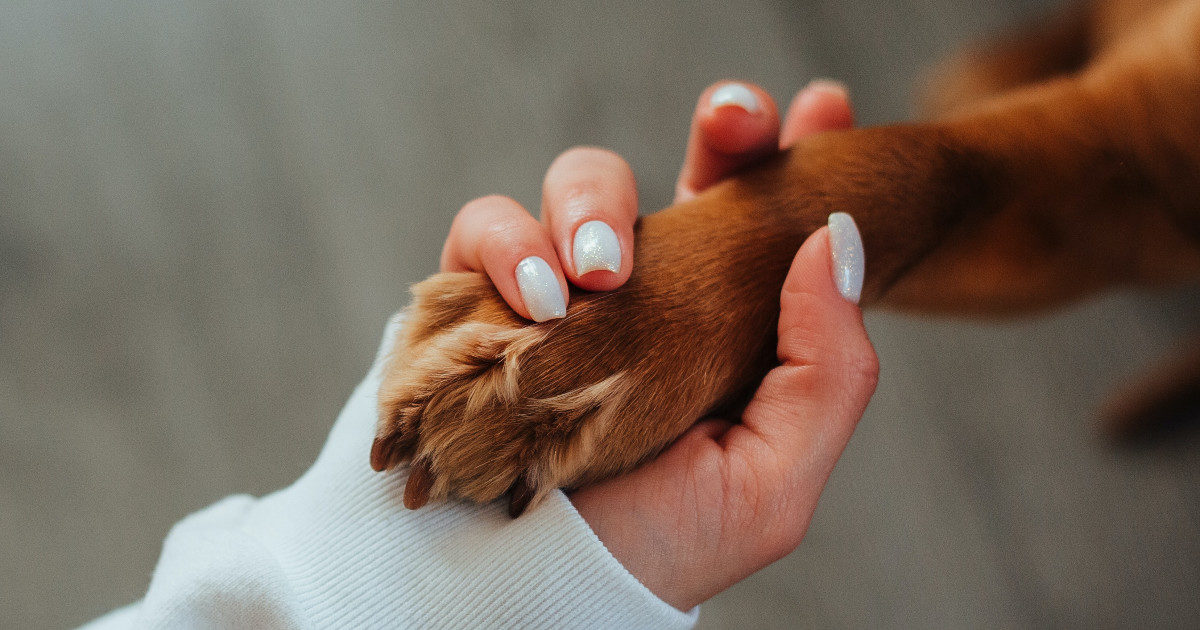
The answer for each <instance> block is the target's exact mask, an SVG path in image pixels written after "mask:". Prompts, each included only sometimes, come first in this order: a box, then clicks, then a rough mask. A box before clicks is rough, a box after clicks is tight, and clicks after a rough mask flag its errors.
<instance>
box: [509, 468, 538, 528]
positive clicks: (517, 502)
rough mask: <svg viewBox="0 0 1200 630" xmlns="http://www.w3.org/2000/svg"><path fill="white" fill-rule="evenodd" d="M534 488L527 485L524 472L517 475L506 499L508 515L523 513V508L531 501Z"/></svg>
mask: <svg viewBox="0 0 1200 630" xmlns="http://www.w3.org/2000/svg"><path fill="white" fill-rule="evenodd" d="M534 494H535V493H534V489H533V487H531V486H530V485H529V480H528V479H527V478H526V477H525V475H524V473H522V474H521V476H520V477H517V481H516V483H514V484H513V487H512V490H511V491H510V494H509V499H508V515H509V516H510V517H512V518H517V517H518V516H520V515H522V514H524V513H525V509H526V508H528V507H529V502H530V501H533V496H534Z"/></svg>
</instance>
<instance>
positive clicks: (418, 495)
mask: <svg viewBox="0 0 1200 630" xmlns="http://www.w3.org/2000/svg"><path fill="white" fill-rule="evenodd" d="M432 488H433V473H432V472H430V471H429V462H427V461H420V462H415V463H413V465H412V468H410V469H409V471H408V485H406V486H404V507H406V508H408V509H410V510H416V509H420V508H421V506H423V505H425V504H426V503H429V491H430V490H431V489H432Z"/></svg>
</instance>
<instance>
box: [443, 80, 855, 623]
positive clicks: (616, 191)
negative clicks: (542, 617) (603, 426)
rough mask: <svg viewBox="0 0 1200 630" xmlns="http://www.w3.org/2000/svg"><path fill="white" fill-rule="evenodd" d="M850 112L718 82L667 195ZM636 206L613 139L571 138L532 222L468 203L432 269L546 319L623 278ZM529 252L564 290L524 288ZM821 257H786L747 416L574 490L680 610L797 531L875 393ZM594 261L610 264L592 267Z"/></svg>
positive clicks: (806, 93) (838, 101)
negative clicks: (599, 143)
mask: <svg viewBox="0 0 1200 630" xmlns="http://www.w3.org/2000/svg"><path fill="white" fill-rule="evenodd" d="M852 120H853V118H852V113H851V110H850V106H849V102H848V100H847V97H846V93H845V91H844V89H842V88H840V86H838V85H836V84H832V83H826V82H818V83H814V84H812V85H810V86H809V87H808V88H805V89H804V90H802V91H801V92H800V93H799V94H798V95H797V96H796V98H795V99H794V100H793V102H792V105H791V107H790V108H789V112H788V115H787V117H786V119H785V120H784V121H783V123H782V124H781V123H780V120H779V116H778V113H777V109H776V107H775V104H774V102H773V101H772V100H771V99H770V97H769V96H767V95H766V94H765V93H764V92H763V91H762V90H761V89H758V88H757V87H754V86H744V85H741V84H730V83H719V84H717V85H714V86H712V87H710V88H709V89H708V90H706V91H705V92H704V93H703V94H702V96H701V98H700V100H699V103H698V105H697V107H696V111H695V114H694V116H693V120H692V127H691V135H690V139H689V142H688V149H687V154H686V157H685V161H684V166H683V169H682V172H681V173H680V176H679V180H678V183H677V186H676V200H677V201H682V200H686V199H689V198H691V197H692V196H694V195H696V194H697V193H698V192H700V191H702V190H704V189H705V188H707V187H708V186H711V185H712V184H714V183H716V182H718V181H719V180H721V179H722V178H723V177H725V176H727V175H728V174H730V173H731V172H733V171H735V170H737V169H738V168H741V167H742V166H745V165H746V164H748V163H750V162H752V161H754V160H757V159H759V158H761V157H764V156H765V155H768V154H770V153H772V152H774V151H776V150H777V149H778V148H781V147H786V146H788V145H790V144H791V143H793V142H795V141H796V140H798V139H800V138H802V137H804V136H806V135H809V134H812V133H817V132H821V131H827V130H836V129H844V128H848V127H850V126H851V125H852ZM636 216H637V191H636V184H635V182H634V179H633V175H632V172H631V170H630V169H629V167H628V165H627V164H626V163H625V162H624V161H623V160H622V159H621V158H620V157H619V156H617V155H615V154H613V153H611V152H609V151H604V150H601V149H594V148H576V149H572V150H570V151H567V152H566V153H564V154H563V155H561V156H560V157H559V158H558V159H557V160H555V162H554V163H553V164H552V165H551V167H550V169H549V171H548V172H547V174H546V179H545V183H544V185H543V201H542V214H541V222H540V223H539V222H537V221H535V220H534V219H533V218H532V217H531V216H530V215H529V214H528V212H526V211H525V210H524V209H523V208H521V207H520V206H519V205H518V204H516V202H514V201H512V200H511V199H507V198H504V197H485V198H482V199H478V200H475V201H473V202H471V203H469V204H467V205H466V206H464V208H463V210H462V211H461V212H460V213H459V215H458V217H457V218H456V219H455V222H454V227H453V228H452V229H451V234H450V237H449V238H448V240H447V242H446V246H445V249H444V250H443V256H442V269H443V270H445V271H465V270H471V271H483V272H485V273H487V274H488V275H489V277H491V279H492V281H493V283H495V284H496V286H497V288H498V290H499V291H500V293H501V294H502V295H503V296H504V299H505V301H506V302H507V303H508V304H509V305H510V306H512V308H513V309H514V310H515V311H516V312H518V313H520V314H521V315H523V316H525V317H528V318H531V319H537V320H539V321H541V320H544V319H549V318H552V317H553V316H555V314H556V313H561V310H557V309H565V304H566V299H565V296H566V295H567V293H566V280H567V279H569V280H570V282H572V283H573V284H575V285H576V286H579V287H581V288H584V289H590V290H608V289H613V288H616V287H618V286H620V285H621V284H622V283H623V282H624V281H625V280H626V279H628V277H629V273H630V270H631V269H632V253H633V252H632V241H633V239H632V228H633V222H634V220H635V219H636ZM590 221H602V222H604V223H605V225H607V226H608V227H609V228H610V229H611V230H612V234H611V235H610V236H607V242H603V241H601V240H598V239H597V238H596V237H595V233H596V232H595V231H593V232H592V237H591V239H590V241H589V239H588V238H587V237H586V235H585V238H583V239H582V240H581V237H580V236H579V235H578V232H577V230H578V229H579V227H580V226H582V225H584V224H587V223H588V222H590ZM599 229H603V228H594V227H593V228H589V230H599ZM589 242H590V243H591V245H592V247H591V248H590V249H591V250H594V251H593V252H592V255H591V256H590V259H591V261H592V263H593V264H592V266H591V267H588V266H585V265H584V264H581V261H583V260H586V259H589V256H588V255H587V252H581V251H580V250H581V245H582V246H584V247H587V244H588V243H589ZM596 245H604V246H601V247H596ZM596 251H599V252H600V253H601V254H607V255H608V258H604V256H603V255H601V256H597V255H595V253H596ZM581 254H583V255H581ZM530 256H537V257H539V258H541V259H542V260H543V261H545V263H546V264H545V266H544V267H542V268H543V269H546V268H548V269H549V273H552V274H553V282H552V283H547V284H551V285H552V286H557V288H558V291H559V296H557V297H559V298H560V299H561V301H555V300H554V299H551V300H549V301H547V300H546V299H545V292H544V291H543V292H538V291H525V290H524V286H523V285H522V281H521V276H522V274H521V272H520V271H514V270H517V269H518V268H519V265H520V261H524V260H526V259H527V258H528V257H530ZM829 260H830V245H829V241H828V237H827V232H826V230H820V231H818V232H817V233H815V234H814V235H813V236H812V237H810V239H809V240H808V241H807V242H806V243H805V245H804V247H803V248H802V249H801V251H800V253H799V254H798V255H797V257H796V259H795V262H794V264H793V267H792V270H791V273H790V274H789V276H788V280H787V283H786V285H785V288H784V291H783V296H782V301H781V308H782V312H781V317H780V330H779V332H780V334H779V338H780V342H779V357H780V360H781V362H782V363H783V365H782V366H781V367H780V368H777V369H776V370H774V371H772V372H771V373H770V374H769V375H768V376H767V378H766V379H764V381H763V384H762V386H761V387H760V389H759V392H758V394H757V395H756V396H755V398H754V400H753V401H752V403H751V404H750V405H749V406H748V407H747V409H746V412H745V413H744V415H743V418H742V424H740V425H734V424H732V423H730V422H728V421H724V420H707V421H705V422H702V423H700V424H699V425H697V426H696V427H695V428H693V429H692V430H691V431H690V432H689V433H687V434H685V436H684V437H682V438H681V439H680V440H679V441H678V442H677V443H676V444H675V445H674V446H673V447H671V448H670V449H669V450H668V451H666V452H665V453H663V454H662V455H661V456H659V457H658V458H657V459H656V460H654V461H652V462H650V463H648V464H646V465H644V466H642V467H641V468H639V469H637V470H635V471H633V472H632V473H630V474H627V475H624V476H622V477H619V478H616V479H613V480H610V481H608V482H605V483H601V484H597V485H595V486H592V487H588V488H584V489H582V490H579V491H576V492H575V493H573V494H572V496H571V499H572V501H573V502H574V504H575V505H576V508H577V509H578V511H579V513H580V514H581V515H582V516H583V518H584V519H585V520H587V521H588V523H589V525H591V527H592V528H593V530H594V531H595V532H596V534H597V535H598V536H599V537H600V539H601V540H602V541H604V543H605V544H606V545H607V546H608V548H609V550H610V551H611V552H612V553H613V554H614V555H615V556H616V557H617V559H618V560H620V561H621V562H622V564H624V565H625V567H626V568H627V569H629V571H630V572H631V573H633V574H634V575H635V576H636V577H637V578H638V579H639V580H641V581H642V583H643V584H645V585H646V586H647V587H648V588H650V589H651V590H652V591H654V592H655V593H656V594H657V595H658V596H659V597H661V598H662V599H663V600H665V601H667V602H669V603H671V604H672V605H674V606H676V607H677V608H680V609H684V610H686V609H689V608H691V607H693V606H695V605H696V604H699V603H700V602H702V601H704V600H705V599H707V598H709V597H711V596H712V595H714V594H716V593H717V592H720V591H721V590H723V589H725V588H727V587H728V586H729V585H731V584H733V583H735V582H737V581H739V580H741V579H742V578H744V577H746V576H747V575H749V574H751V573H753V572H754V571H756V570H758V569H760V568H762V567H764V566H766V565H767V564H770V563H771V562H773V561H775V560H776V559H778V558H780V557H782V556H783V555H786V554H787V553H789V552H790V551H792V550H793V549H794V548H795V547H796V545H798V544H799V542H800V539H801V538H802V537H803V535H804V532H805V531H806V529H807V526H808V523H809V520H810V519H811V517H812V513H813V511H814V510H815V508H816V502H817V498H818V497H819V495H820V491H821V489H822V488H823V487H824V483H825V480H826V479H827V478H828V475H829V473H830V471H831V470H832V467H833V464H834V463H835V462H836V460H837V458H838V456H839V455H840V454H841V451H842V449H843V448H844V447H845V444H846V442H847V441H848V440H849V437H850V435H851V433H852V432H853V428H854V426H855V423H856V422H857V420H858V418H859V417H861V415H862V411H863V409H864V408H865V406H866V403H867V400H868V399H869V398H870V395H871V393H872V392H873V391H874V383H875V376H876V373H877V364H876V359H875V354H874V350H873V349H872V347H871V345H870V342H869V341H868V340H867V337H866V333H865V331H864V330H863V328H862V323H861V315H860V313H859V311H858V309H857V308H856V307H855V306H854V305H852V304H851V303H850V302H847V301H846V300H845V299H843V298H842V297H841V296H840V295H839V293H838V290H837V288H835V286H834V281H833V279H832V275H831V273H830V263H829V262H828V261H829ZM597 262H599V264H600V266H602V267H606V268H602V269H594V268H593V267H595V266H596V264H597ZM527 281H528V279H527ZM543 286H545V284H543ZM526 297H531V298H532V299H533V303H532V304H527V302H526ZM554 297H555V296H552V298H554Z"/></svg>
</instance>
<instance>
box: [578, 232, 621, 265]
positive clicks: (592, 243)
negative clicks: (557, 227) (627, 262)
mask: <svg viewBox="0 0 1200 630" xmlns="http://www.w3.org/2000/svg"><path fill="white" fill-rule="evenodd" d="M571 254H572V258H573V259H574V261H575V273H576V275H580V276H582V275H583V274H585V273H588V272H589V271H597V270H600V269H607V270H609V271H611V272H613V273H616V272H618V271H620V270H621V242H620V241H618V240H617V233H616V232H614V231H613V229H612V228H611V227H608V224H607V223H605V222H603V221H588V222H587V223H584V224H583V225H581V226H579V228H578V229H576V230H575V240H574V243H573V244H572V245H571Z"/></svg>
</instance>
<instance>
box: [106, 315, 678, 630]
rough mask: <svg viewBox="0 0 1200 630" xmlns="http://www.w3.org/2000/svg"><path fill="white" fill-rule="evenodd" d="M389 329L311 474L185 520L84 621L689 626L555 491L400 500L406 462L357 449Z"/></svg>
mask: <svg viewBox="0 0 1200 630" xmlns="http://www.w3.org/2000/svg"><path fill="white" fill-rule="evenodd" d="M398 327H399V323H398V320H397V319H393V320H392V322H391V323H390V324H389V326H388V330H387V332H386V333H385V335H384V341H383V344H382V346H381V348H380V352H379V355H378V356H377V357H376V360H375V365H374V366H373V367H372V368H371V372H370V373H369V374H368V375H367V378H366V379H365V380H364V381H363V382H362V383H361V384H360V385H359V386H358V388H357V389H356V390H355V392H354V394H353V395H352V396H351V398H350V401H349V402H348V403H347V404H346V407H345V408H344V409H343V410H342V412H341V415H340V416H339V417H338V420H337V423H336V424H335V425H334V427H333V431H332V432H331V433H330V436H329V440H328V442H327V443H326V444H325V447H324V449H323V450H322V451H321V454H320V455H319V456H318V457H317V461H316V463H315V464H314V465H313V467H312V468H311V469H309V470H308V472H306V473H305V474H304V475H303V476H302V477H300V479H299V480H298V481H296V483H294V484H293V485H291V486H290V487H288V488H284V489H283V490H280V491H278V492H276V493H274V494H271V495H268V496H266V497H263V498H261V499H255V498H252V497H248V496H233V497H229V498H226V499H224V500H222V501H220V502H218V503H216V504H215V505H212V506H210V507H208V508H206V509H204V510H202V511H200V512H197V513H195V514H192V515H191V516H188V517H187V518H185V519H183V520H182V521H180V522H179V523H178V524H176V525H175V527H174V528H173V529H172V530H171V532H170V534H169V535H168V536H167V539H166V541H165V542H164V543H163V550H162V556H161V557H160V558H159V561H158V566H157V567H156V568H155V570H154V576H153V578H152V579H151V582H150V588H149V589H148V590H147V592H146V596H145V597H144V598H143V599H142V600H141V601H139V602H136V603H134V604H131V605H129V606H126V607H124V608H121V609H119V610H116V611H113V612H112V613H109V614H108V615H106V616H104V617H102V618H100V619H97V620H96V621H94V622H92V623H91V624H89V625H88V626H86V627H87V628H91V629H95V630H100V629H104V630H107V629H113V628H213V627H219V628H229V627H247V628H334V627H346V628H374V627H380V628H397V627H400V628H504V627H511V628H622V629H625V628H690V627H691V626H692V625H693V624H694V623H695V621H696V617H697V615H698V612H699V609H698V608H697V609H694V610H692V611H690V612H688V613H683V612H680V611H679V610H676V609H675V608H673V607H671V606H670V605H668V604H666V603H665V602H663V601H662V600H660V599H658V598H657V597H656V596H655V595H654V594H653V593H651V592H650V591H649V590H648V589H646V587H644V586H643V585H642V584H641V583H640V582H638V580H637V579H636V578H635V577H633V575H632V574H630V573H629V572H628V571H626V570H625V568H624V567H623V566H621V564H620V563H619V562H618V561H617V560H616V559H615V558H614V557H613V556H612V554H610V553H609V552H608V550H607V549H606V548H605V547H604V544H603V543H602V542H600V539H598V538H597V537H596V535H595V534H594V533H593V532H592V530H591V529H590V528H589V527H588V525H587V523H586V522H584V520H583V519H582V518H581V517H580V516H579V513H578V512H576V511H575V509H574V507H572V505H571V503H570V501H568V500H567V498H566V496H565V495H563V494H562V493H561V492H556V493H555V494H553V495H552V496H551V497H550V498H549V499H548V500H547V501H546V502H545V503H543V504H542V505H541V506H539V507H538V508H537V509H535V510H532V511H530V512H528V513H526V514H525V515H524V516H522V517H521V518H519V519H516V520H512V519H509V518H508V516H507V515H505V514H504V511H503V509H502V508H501V506H500V505H499V504H492V505H469V504H465V503H458V502H449V503H442V504H438V505H432V506H427V507H425V508H423V509H421V510H417V511H409V510H406V509H405V508H404V507H403V505H402V504H401V497H402V496H403V493H404V484H405V481H406V476H407V471H406V470H400V471H393V472H391V473H387V474H379V473H376V472H374V471H372V470H371V469H370V466H369V465H368V457H367V455H368V453H369V452H370V447H371V441H372V438H373V437H374V429H375V415H376V411H375V392H376V390H377V389H378V386H379V379H380V370H381V363H382V358H383V356H384V355H385V350H386V349H387V348H389V347H390V345H391V340H392V339H393V338H394V337H395V332H396V330H397V329H398Z"/></svg>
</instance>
